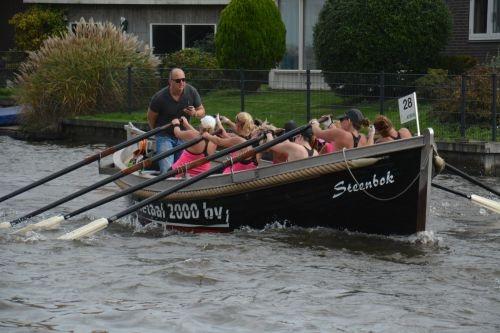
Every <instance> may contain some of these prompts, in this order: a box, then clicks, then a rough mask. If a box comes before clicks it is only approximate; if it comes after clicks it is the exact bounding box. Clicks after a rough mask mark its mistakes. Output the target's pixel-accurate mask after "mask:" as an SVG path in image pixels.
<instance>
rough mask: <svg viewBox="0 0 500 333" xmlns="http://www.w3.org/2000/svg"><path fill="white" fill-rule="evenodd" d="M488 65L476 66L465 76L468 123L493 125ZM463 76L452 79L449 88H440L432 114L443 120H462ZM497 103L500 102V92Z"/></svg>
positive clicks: (489, 69)
mask: <svg viewBox="0 0 500 333" xmlns="http://www.w3.org/2000/svg"><path fill="white" fill-rule="evenodd" d="M492 73H493V71H492V69H491V68H489V67H487V66H476V67H474V68H472V69H471V70H469V71H468V72H467V73H466V74H467V75H466V76H465V79H466V80H467V81H466V106H465V122H466V124H469V125H470V124H476V125H477V124H480V125H483V126H486V127H489V126H490V125H491V100H492V83H491V79H492V75H491V74H492ZM461 80H462V77H461V76H454V77H453V78H452V79H451V80H450V84H449V89H441V90H438V96H437V97H438V99H437V101H436V102H435V104H434V108H433V113H432V115H433V116H435V117H437V118H438V119H439V120H441V121H446V122H451V121H453V122H457V121H460V112H461V106H462V90H461ZM496 103H497V105H498V103H500V94H498V95H497V99H496Z"/></svg>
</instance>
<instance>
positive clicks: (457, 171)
mask: <svg viewBox="0 0 500 333" xmlns="http://www.w3.org/2000/svg"><path fill="white" fill-rule="evenodd" d="M445 168H447V169H448V170H450V171H451V172H453V173H455V174H457V175H459V176H461V177H463V178H465V179H467V180H468V181H470V182H471V183H473V184H475V185H477V186H479V187H482V188H484V189H485V190H488V191H490V192H491V193H494V194H496V195H497V196H499V197H500V192H499V191H497V190H495V189H494V188H492V187H490V186H488V185H486V184H485V183H483V182H480V181H479V180H477V179H475V178H472V177H471V176H469V175H468V174H466V173H465V172H463V171H461V170H459V169H458V168H456V167H454V166H453V165H451V164H449V163H446V165H445Z"/></svg>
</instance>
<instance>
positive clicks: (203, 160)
mask: <svg viewBox="0 0 500 333" xmlns="http://www.w3.org/2000/svg"><path fill="white" fill-rule="evenodd" d="M263 137H264V136H259V137H257V138H254V139H251V140H248V141H245V142H242V143H239V144H237V145H235V146H232V147H229V148H226V149H223V150H221V151H219V152H215V153H214V154H211V155H209V156H207V157H202V158H199V159H197V160H195V161H193V162H190V163H188V164H186V165H185V166H182V167H178V168H176V169H172V170H170V171H167V172H166V173H164V174H161V175H158V176H156V177H155V178H151V179H148V180H146V181H144V182H142V183H140V184H137V185H134V186H131V187H129V188H127V189H124V190H122V191H120V192H118V193H115V194H112V195H110V196H108V197H106V198H103V199H101V200H99V201H96V202H94V203H91V204H89V205H87V206H85V207H82V208H80V209H78V210H75V211H73V212H71V213H69V214H66V215H64V218H65V219H69V218H71V217H73V216H76V215H78V214H81V213H83V212H85V211H87V210H90V209H93V208H95V207H99V206H101V205H104V204H105V203H108V202H110V201H113V200H115V199H118V198H121V197H123V196H125V195H127V194H130V193H133V192H135V191H138V190H141V189H143V188H145V187H148V186H150V185H154V184H156V183H158V182H160V181H162V180H164V179H167V178H169V177H172V176H175V175H177V174H181V173H183V172H184V171H185V170H189V169H191V168H194V167H196V166H199V165H202V164H205V163H208V162H210V161H213V160H215V159H217V158H220V157H222V156H224V155H227V154H229V153H232V152H234V151H238V150H240V149H242V148H245V147H247V146H249V145H253V144H255V143H256V142H259V141H260V140H262V138H263Z"/></svg>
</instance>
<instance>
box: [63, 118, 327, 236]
mask: <svg viewBox="0 0 500 333" xmlns="http://www.w3.org/2000/svg"><path fill="white" fill-rule="evenodd" d="M321 120H322V121H324V120H326V118H325V119H321ZM310 126H311V125H310V124H307V125H303V126H300V127H297V128H296V129H294V130H292V131H290V132H288V133H286V134H283V135H281V136H279V137H277V138H275V139H273V140H271V141H269V142H266V143H264V144H262V145H260V146H258V147H255V148H253V149H250V150H248V151H246V152H244V153H242V154H240V155H238V156H237V157H235V158H232V159H227V160H226V161H225V162H223V163H221V164H219V165H217V166H215V167H213V168H211V169H210V170H208V171H205V172H203V173H200V174H198V175H196V176H194V177H192V178H189V179H187V180H185V181H183V182H181V183H179V184H177V185H174V186H172V187H171V188H168V189H166V190H164V191H162V192H160V193H158V194H156V195H154V196H151V197H149V198H147V199H144V200H142V201H140V202H138V203H137V204H135V205H132V206H131V207H129V208H127V209H125V210H123V211H122V212H120V213H118V214H116V215H114V216H112V217H109V218H100V219H98V220H95V221H93V222H90V223H89V224H87V225H84V226H83V227H81V228H78V229H76V230H73V231H71V232H69V233H66V234H64V235H62V236H60V237H59V238H58V239H62V240H75V239H80V238H82V237H86V236H90V235H92V234H94V233H96V232H98V231H100V230H102V229H104V228H106V227H107V226H108V225H109V224H110V223H112V222H114V221H116V220H118V219H119V218H121V217H123V216H126V215H128V214H130V213H132V212H135V211H136V210H138V209H140V208H142V207H144V206H146V205H148V204H150V203H152V202H154V201H157V200H159V199H161V198H163V197H165V196H168V195H170V194H172V193H174V192H176V191H178V190H181V189H183V188H185V187H187V186H189V185H191V184H194V183H196V182H197V181H199V180H201V179H204V178H206V177H208V176H210V175H213V174H215V173H218V172H220V171H222V170H223V169H224V168H226V167H228V166H230V165H231V164H233V163H238V162H240V161H243V160H246V159H248V158H250V157H252V156H254V155H255V154H257V153H260V152H262V151H264V150H267V149H269V148H270V147H272V146H274V145H276V144H278V143H280V142H283V141H285V140H287V139H288V138H291V137H293V136H295V135H297V134H299V133H301V132H302V131H305V130H306V129H308V128H309V127H310ZM246 143H248V141H247V142H246Z"/></svg>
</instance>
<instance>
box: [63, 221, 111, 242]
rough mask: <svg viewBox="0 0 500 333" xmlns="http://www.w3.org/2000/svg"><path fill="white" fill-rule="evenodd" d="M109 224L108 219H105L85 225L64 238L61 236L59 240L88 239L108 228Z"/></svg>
mask: <svg viewBox="0 0 500 333" xmlns="http://www.w3.org/2000/svg"><path fill="white" fill-rule="evenodd" d="M108 224H109V221H108V219H106V218H104V217H103V218H100V219H98V220H95V221H92V222H90V223H89V224H86V225H84V226H83V227H80V228H78V229H75V230H73V231H71V232H68V233H66V234H64V235H62V236H59V237H58V238H57V239H61V240H76V239H81V238H83V237H88V236H91V235H93V234H95V233H96V232H99V231H101V230H102V229H104V228H106V227H107V226H108Z"/></svg>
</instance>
